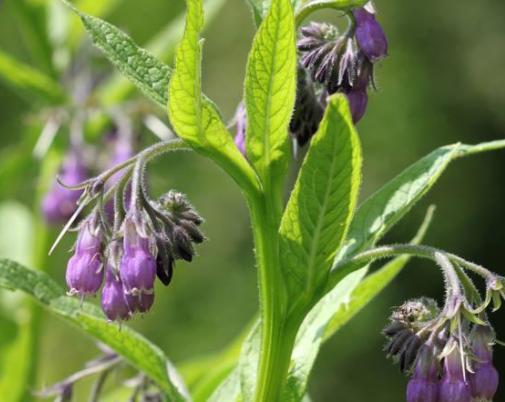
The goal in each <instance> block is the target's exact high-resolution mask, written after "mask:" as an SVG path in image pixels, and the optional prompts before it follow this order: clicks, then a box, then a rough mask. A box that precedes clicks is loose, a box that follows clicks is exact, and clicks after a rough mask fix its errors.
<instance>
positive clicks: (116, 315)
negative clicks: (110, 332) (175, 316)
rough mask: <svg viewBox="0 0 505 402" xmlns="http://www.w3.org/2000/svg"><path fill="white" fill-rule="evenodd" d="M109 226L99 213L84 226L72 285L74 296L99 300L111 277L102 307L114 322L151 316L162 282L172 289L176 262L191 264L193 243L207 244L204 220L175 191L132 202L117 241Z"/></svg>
mask: <svg viewBox="0 0 505 402" xmlns="http://www.w3.org/2000/svg"><path fill="white" fill-rule="evenodd" d="M125 191H127V189H126V190H125ZM144 202H146V203H147V202H149V201H147V200H144ZM106 222H107V220H103V219H100V214H99V212H98V211H97V210H95V212H93V213H92V214H91V215H90V216H89V217H88V218H87V219H85V220H84V221H83V223H82V224H81V225H80V229H79V235H78V239H77V243H76V247H75V253H74V255H73V256H72V257H71V258H70V260H69V263H68V266H67V284H68V287H69V293H70V294H78V295H81V296H86V295H94V294H96V293H97V292H98V291H99V289H100V287H101V286H102V282H103V280H104V278H105V284H104V286H103V289H102V295H101V304H102V310H103V311H104V313H105V315H106V316H107V317H108V318H109V319H110V320H111V321H119V320H127V319H129V318H130V317H131V316H132V315H133V314H135V313H137V312H138V313H145V312H147V311H149V310H150V309H151V307H152V305H153V303H154V284H155V280H156V277H158V278H159V279H160V281H161V282H162V283H163V284H164V285H168V284H169V283H170V280H171V278H172V273H173V268H174V264H175V261H176V260H177V259H184V260H186V261H191V260H192V258H193V256H194V255H195V250H194V246H193V244H195V243H201V242H203V241H204V239H205V236H204V234H203V233H202V232H201V230H200V228H199V226H200V225H201V223H202V222H203V219H202V218H201V217H200V216H199V215H198V213H197V212H196V210H195V209H194V208H193V207H192V206H191V204H190V203H189V202H188V200H187V198H186V197H185V196H184V195H183V194H181V193H179V192H175V191H170V192H168V193H167V194H165V195H163V196H162V197H160V198H159V200H158V201H157V202H152V204H151V203H150V202H149V206H148V205H143V204H142V203H141V204H139V205H136V204H134V203H132V205H130V207H129V209H128V211H127V213H126V216H125V217H124V219H123V221H122V223H121V225H118V226H117V229H115V230H113V231H112V235H111V236H107V235H106V233H107V230H106V229H107V227H106V226H107V223H106Z"/></svg>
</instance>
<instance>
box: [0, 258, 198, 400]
mask: <svg viewBox="0 0 505 402" xmlns="http://www.w3.org/2000/svg"><path fill="white" fill-rule="evenodd" d="M0 287H3V288H7V289H10V290H21V291H23V292H25V293H27V294H28V295H30V296H32V297H34V298H35V299H36V300H37V301H38V302H39V303H41V304H42V305H44V306H45V307H46V308H47V309H49V311H51V312H52V313H54V314H56V315H57V316H59V317H61V318H64V319H66V320H68V321H70V322H71V323H72V324H74V325H75V326H77V327H78V328H79V329H81V330H82V331H84V332H85V333H86V334H88V335H90V336H92V337H93V338H95V339H97V340H99V341H101V342H103V343H104V344H106V345H108V346H109V347H110V348H112V349H113V350H115V351H116V352H117V353H118V354H120V355H121V356H123V357H124V358H125V359H126V360H127V361H128V362H130V363H131V364H132V365H133V366H134V367H136V368H137V369H139V370H141V371H143V372H144V373H145V374H146V375H147V376H149V377H150V378H151V379H152V380H153V381H154V382H155V383H156V384H157V385H158V386H159V387H160V389H161V390H162V391H163V392H164V393H165V394H166V395H167V397H168V398H170V400H172V401H186V400H187V399H188V398H187V397H186V396H185V394H184V390H181V389H179V388H178V386H177V385H176V384H177V382H176V381H172V380H171V378H169V370H173V367H172V366H171V364H170V362H169V361H168V360H167V359H166V357H165V355H164V353H163V352H162V351H161V350H160V349H159V348H158V347H157V346H155V345H153V344H152V343H151V342H149V341H148V340H147V339H145V338H144V337H143V336H142V335H140V334H138V333H137V332H135V331H133V330H132V329H130V328H129V327H128V326H122V327H119V326H117V325H114V324H111V323H108V322H107V321H106V320H105V319H104V318H103V314H102V313H101V312H100V310H99V309H98V308H97V307H96V306H94V305H92V304H90V303H87V302H84V303H81V301H79V300H77V299H75V298H72V297H68V296H66V295H65V291H64V290H63V289H62V288H61V287H60V286H59V285H58V284H56V283H55V282H53V281H52V280H51V278H50V277H49V276H48V275H47V274H45V273H43V272H41V271H34V270H31V269H28V268H26V267H24V266H22V265H20V264H18V263H16V262H13V261H11V260H7V259H0Z"/></svg>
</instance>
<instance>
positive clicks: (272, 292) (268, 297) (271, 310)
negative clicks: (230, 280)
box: [249, 196, 298, 402]
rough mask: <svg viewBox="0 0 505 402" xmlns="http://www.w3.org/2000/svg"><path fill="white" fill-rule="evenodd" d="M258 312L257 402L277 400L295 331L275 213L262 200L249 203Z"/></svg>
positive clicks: (274, 210) (273, 206) (289, 358)
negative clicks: (288, 312) (288, 306)
mask: <svg viewBox="0 0 505 402" xmlns="http://www.w3.org/2000/svg"><path fill="white" fill-rule="evenodd" d="M249 205H250V210H251V220H252V226H253V232H254V241H255V246H256V259H257V265H258V280H259V288H260V311H261V350H260V356H259V369H258V382H257V388H256V395H255V400H256V401H257V402H264V401H272V402H276V401H279V400H280V395H281V391H282V388H283V384H284V381H285V379H286V376H287V372H288V368H289V363H290V361H291V352H292V350H293V346H294V341H295V337H296V333H297V329H298V325H296V324H293V323H292V322H291V321H288V320H287V318H286V303H285V286H284V283H283V280H282V276H281V271H280V266H279V254H278V234H277V228H278V213H277V211H276V206H275V203H273V202H272V200H267V199H266V197H265V196H262V197H259V199H257V200H254V201H252V202H250V204H249Z"/></svg>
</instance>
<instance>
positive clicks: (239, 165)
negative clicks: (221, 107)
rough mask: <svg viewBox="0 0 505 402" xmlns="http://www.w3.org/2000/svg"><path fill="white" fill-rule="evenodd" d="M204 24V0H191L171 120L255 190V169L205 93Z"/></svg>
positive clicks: (177, 66)
mask: <svg viewBox="0 0 505 402" xmlns="http://www.w3.org/2000/svg"><path fill="white" fill-rule="evenodd" d="M203 24H204V16H203V8H202V2H201V0H188V1H187V16H186V28H185V30H184V36H183V39H182V41H181V43H180V45H179V48H178V50H177V54H176V61H175V70H174V73H173V75H172V79H171V80H170V87H169V103H168V113H169V118H170V122H171V123H172V125H173V127H174V128H175V130H176V132H177V134H178V135H179V137H181V138H182V139H184V140H185V141H186V142H187V143H188V144H190V145H191V146H192V147H193V148H194V149H195V150H196V151H198V152H200V153H202V154H204V155H206V156H208V157H210V158H212V159H213V160H214V161H215V162H216V163H217V164H218V165H219V166H221V167H222V168H223V169H224V170H225V171H227V172H228V174H229V175H230V176H231V177H232V178H233V179H234V180H235V181H237V183H239V185H240V186H241V188H242V189H243V190H244V191H248V190H251V191H252V192H254V191H255V190H256V189H257V188H258V182H257V177H256V174H255V172H254V171H253V169H252V168H251V166H250V165H249V163H248V162H247V161H246V160H245V158H244V157H243V156H242V154H241V153H240V151H239V150H238V148H237V147H236V146H235V143H234V141H233V138H232V136H231V134H230V133H229V131H228V130H227V129H226V126H225V125H224V123H223V121H222V120H221V117H220V115H219V113H218V111H217V108H216V106H215V105H214V104H213V103H212V102H211V101H210V100H209V99H208V98H206V97H205V96H204V95H203V94H202V89H201V87H202V85H201V57H202V48H201V47H202V42H201V39H200V32H201V30H202V28H203Z"/></svg>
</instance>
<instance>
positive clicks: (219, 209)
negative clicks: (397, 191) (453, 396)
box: [0, 0, 505, 402]
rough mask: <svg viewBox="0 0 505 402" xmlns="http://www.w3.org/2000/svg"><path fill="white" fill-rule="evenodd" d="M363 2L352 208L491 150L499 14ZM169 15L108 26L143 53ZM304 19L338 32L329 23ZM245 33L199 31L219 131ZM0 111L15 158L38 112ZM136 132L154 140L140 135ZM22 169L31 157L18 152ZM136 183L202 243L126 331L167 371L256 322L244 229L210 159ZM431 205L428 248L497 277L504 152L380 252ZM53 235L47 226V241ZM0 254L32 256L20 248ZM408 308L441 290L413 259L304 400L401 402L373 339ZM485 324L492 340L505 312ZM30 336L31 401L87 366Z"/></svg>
mask: <svg viewBox="0 0 505 402" xmlns="http://www.w3.org/2000/svg"><path fill="white" fill-rule="evenodd" d="M12 3H13V2H12V1H7V2H4V4H1V5H0V7H1V8H0V48H1V49H3V50H6V51H9V52H11V53H13V54H15V55H16V56H17V57H19V58H20V59H22V60H24V61H26V62H28V63H33V64H34V65H36V62H34V61H33V57H31V56H33V55H32V54H31V52H30V51H29V50H28V48H27V47H26V46H24V45H23V41H22V40H20V29H19V21H18V20H16V19H15V18H13V16H12V11H13V10H12ZM376 5H377V7H378V9H379V19H380V21H381V22H382V24H383V25H384V27H385V30H386V32H387V34H388V38H389V43H390V55H389V57H388V58H387V59H386V60H385V61H383V62H382V63H381V65H380V66H379V68H378V69H377V79H378V83H379V91H378V92H377V93H374V94H372V95H371V98H370V103H369V109H368V111H367V114H366V116H365V118H364V119H363V121H362V122H361V123H360V124H359V131H360V134H361V139H362V142H363V148H364V155H365V162H364V180H363V182H364V184H363V188H362V197H365V196H367V195H369V194H370V193H371V192H373V191H374V190H376V189H377V188H379V187H380V186H381V185H382V184H383V183H384V182H385V181H386V180H388V179H390V178H391V177H393V176H394V175H395V174H397V173H398V172H400V171H401V170H402V169H403V168H404V167H406V166H407V165H409V164H410V163H412V162H414V161H415V160H417V159H418V158H420V157H421V156H423V155H424V154H426V153H428V152H430V151H431V150H432V149H433V148H435V147H437V146H440V145H444V144H447V143H454V142H457V141H462V142H468V143H477V142H481V141H486V140H493V139H498V138H504V137H505V113H504V110H505V3H504V2H498V1H489V0H488V1H482V2H475V1H473V2H471V1H457V0H445V1H443V2H441V1H438V0H425V1H408V2H407V1H380V0H378V1H377V2H376ZM182 9H183V2H182V0H171V1H163V0H145V1H143V2H139V1H134V0H124V1H122V2H121V6H119V7H117V8H116V9H114V11H113V12H112V13H111V14H110V15H108V16H107V19H108V20H109V21H111V22H112V23H114V24H116V25H118V26H120V27H121V28H123V29H124V30H126V31H127V32H128V33H129V34H131V35H132V37H133V38H135V40H136V41H137V42H139V43H144V42H145V41H147V40H148V39H149V38H150V37H151V36H152V35H153V34H154V33H155V32H156V31H158V30H159V29H160V28H161V27H162V26H164V25H165V24H166V22H167V21H168V20H170V19H172V18H174V16H175V15H177V14H178V13H179V12H180V11H181V10H182ZM316 17H317V18H319V19H330V20H335V21H336V15H334V14H332V13H321V14H317V16H316ZM253 33H254V26H253V24H252V19H251V16H250V12H249V10H248V8H247V6H246V5H245V3H244V2H243V1H240V0H228V1H227V2H226V4H225V6H224V7H223V9H222V10H221V12H220V14H219V15H218V16H217V17H216V18H215V19H214V20H213V22H212V23H211V24H210V25H209V27H208V29H207V32H206V34H205V37H206V39H207V40H206V42H205V54H204V86H205V91H206V93H207V94H208V95H209V96H210V97H211V98H212V99H214V100H215V101H216V103H217V104H218V105H219V106H220V107H221V109H222V111H223V114H224V115H225V116H226V117H227V118H228V117H231V116H232V114H233V111H234V109H235V107H236V105H237V103H238V102H239V101H240V98H241V95H242V88H243V86H242V81H243V77H244V70H245V62H246V57H247V52H248V48H249V46H250V44H251V39H252V36H253ZM103 65H104V66H107V64H105V63H103ZM106 68H108V67H106ZM0 106H1V107H0V150H1V151H0V157H1V158H2V159H3V158H6V157H7V156H8V155H9V154H11V153H12V152H16V149H17V148H16V147H18V145H17V144H19V143H20V142H21V141H23V139H22V137H23V135H24V133H26V131H27V129H26V126H27V124H28V123H29V122H30V121H31V120H32V119H33V114H34V112H36V111H34V110H33V108H31V107H30V106H29V104H28V103H26V102H24V101H23V100H22V99H20V98H19V97H18V96H17V95H16V94H15V93H14V92H12V91H11V90H10V88H9V87H7V86H4V84H2V83H0ZM30 116H32V118H30ZM142 135H145V136H146V137H147V138H148V139H147V140H146V141H153V137H152V135H151V134H148V133H142ZM149 136H150V137H149ZM25 156H26V158H28V159H29V158H30V156H29V154H28V151H26V155H25ZM26 158H25V159H26ZM23 172H24V173H23ZM37 172H38V166H37V162H36V161H32V162H30V166H29V167H28V168H26V167H25V170H23V171H21V170H20V169H17V168H13V169H12V170H11V172H10V173H9V174H10V175H11V176H12V175H15V176H16V180H15V181H10V184H9V186H8V187H4V188H0V197H1V201H2V202H3V201H7V200H12V201H17V202H19V203H21V204H23V205H25V206H27V207H28V208H31V209H33V204H34V202H35V200H34V195H33V194H34V187H35V186H36V181H35V179H36V176H37V175H38V173H37ZM3 173H5V171H4V172H3ZM150 174H151V184H152V189H153V193H155V194H159V193H161V192H163V191H166V190H168V189H170V188H176V189H178V190H180V191H183V192H186V193H187V194H188V196H189V198H190V199H191V200H192V202H193V203H194V205H195V206H196V207H197V209H199V211H200V212H201V213H202V215H203V216H204V217H205V218H206V220H207V221H206V223H205V225H204V229H205V231H206V233H207V235H208V237H209V239H210V241H208V242H207V243H205V244H204V245H203V246H201V247H199V249H198V252H199V257H198V258H197V259H196V261H195V262H194V263H192V264H190V265H189V264H186V263H178V265H177V267H176V273H175V278H174V279H175V280H174V281H173V282H172V284H171V286H170V287H169V288H167V289H165V288H161V287H160V288H158V289H157V301H156V303H155V306H154V309H153V312H152V313H151V314H148V315H146V316H145V317H144V318H143V319H140V318H139V319H136V320H135V322H133V323H132V324H131V325H133V326H134V327H135V328H137V329H138V330H139V331H140V332H142V333H143V334H145V335H146V336H147V337H148V338H149V339H151V340H152V341H154V342H155V343H157V344H158V345H160V346H161V347H162V348H163V350H164V351H165V352H166V353H167V354H168V356H169V357H170V358H171V359H173V361H175V362H176V363H177V362H181V361H184V360H186V359H188V358H190V357H192V356H195V355H198V354H205V353H211V352H213V351H216V350H219V349H221V348H223V347H224V346H226V345H227V343H228V342H229V341H231V340H232V339H233V338H234V337H235V336H236V335H237V334H238V333H239V332H240V330H241V328H242V327H243V326H244V325H245V324H246V323H247V322H248V321H249V319H250V318H251V317H252V315H253V314H254V312H255V311H256V309H257V287H256V276H255V269H254V263H253V255H252V239H251V233H250V224H249V220H248V217H247V211H246V208H245V205H244V201H243V199H242V197H241V195H240V192H239V191H238V190H237V188H236V187H235V185H234V183H233V182H232V181H231V180H230V179H228V178H227V177H225V175H224V174H223V172H221V171H220V170H219V169H218V168H216V167H215V166H213V165H212V164H211V163H210V162H209V161H207V160H204V159H203V158H201V157H199V156H196V155H192V154H182V155H169V156H168V157H165V158H163V159H162V160H160V161H157V162H156V163H154V164H153V165H152V166H151V168H150ZM431 203H434V204H436V205H437V207H438V208H437V214H436V217H435V221H434V224H433V226H432V229H431V230H430V232H429V235H428V237H427V240H426V242H427V243H429V244H431V245H434V246H437V247H441V248H444V249H447V250H450V251H452V252H455V253H458V254H460V255H462V256H464V257H466V258H468V259H470V260H474V261H477V262H480V263H482V264H483V265H485V266H487V267H489V268H491V269H493V270H495V271H497V272H500V273H502V274H505V266H504V263H503V261H504V257H505V255H504V254H505V153H504V152H501V153H500V152H497V153H493V154H486V155H480V156H476V157H472V158H471V159H466V160H464V161H459V162H457V163H456V164H455V165H454V166H453V167H451V168H450V170H449V171H448V173H446V174H445V176H444V177H443V178H442V180H441V181H440V183H439V184H437V186H436V187H435V189H434V190H433V191H432V192H431V193H430V194H429V195H428V197H426V198H425V199H424V200H423V201H422V202H421V203H420V204H419V205H418V206H417V207H416V208H415V209H414V210H413V211H412V212H411V213H410V214H409V215H408V217H407V218H406V219H405V220H404V221H403V222H402V223H401V224H399V225H398V226H397V227H396V228H395V229H394V230H393V231H392V233H391V234H390V235H388V238H387V240H388V241H405V240H407V239H409V238H410V237H411V236H412V234H413V233H414V232H415V230H416V228H417V226H418V224H419V223H420V221H421V219H422V216H423V214H424V212H425V210H426V208H427V207H428V205H429V204H431ZM0 223H1V222H0ZM10 231H11V227H10V226H7V225H5V224H4V225H2V226H0V234H1V236H2V238H3V239H5V237H6V236H7V238H9V236H10ZM56 235H57V230H56V229H53V230H51V232H50V234H49V238H50V239H53V238H55V236H56ZM3 241H4V243H3V244H5V240H3ZM71 243H72V235H70V236H69V238H67V239H66V240H65V242H64V243H63V244H62V245H61V246H60V247H59V249H58V250H57V252H56V253H55V254H54V255H53V256H51V257H50V258H49V260H48V262H47V264H46V265H47V266H46V269H47V270H48V272H49V273H50V274H51V276H52V277H53V278H55V279H56V280H57V281H58V282H59V283H61V284H62V285H63V284H64V270H65V265H66V259H67V258H68V256H69V254H68V252H67V250H68V249H69V247H70V245H71ZM13 246H16V249H20V250H21V253H23V250H26V251H25V252H26V253H27V254H28V253H31V251H30V245H26V246H24V245H21V247H20V245H18V244H16V245H13ZM8 251H9V252H12V250H8ZM421 295H429V296H432V297H437V298H440V297H441V295H442V280H441V278H440V276H439V274H438V272H437V270H436V269H435V268H434V267H433V266H432V265H430V264H426V263H425V262H422V261H421V262H419V261H414V262H412V263H410V265H409V266H408V268H407V269H406V270H405V271H404V272H403V273H402V274H401V276H400V277H399V279H398V280H397V281H395V282H394V284H393V285H391V286H390V287H389V288H388V289H387V290H386V291H385V292H384V293H383V294H382V295H381V296H380V297H379V298H377V299H376V300H375V301H374V302H373V303H372V304H371V305H369V306H368V307H367V308H366V309H365V310H364V311H363V312H362V313H361V314H360V315H359V316H357V317H356V318H355V319H354V320H353V321H352V323H351V324H349V325H348V326H347V327H345V328H344V329H343V330H342V331H341V332H340V333H338V334H337V335H336V336H335V337H334V338H333V339H332V340H331V341H329V342H328V343H327V344H326V345H325V346H324V348H323V350H322V353H321V356H320V358H319V360H318V363H317V366H316V369H315V370H314V373H313V376H312V380H311V385H310V394H311V396H312V397H313V399H314V401H337V400H338V401H342V402H363V401H375V402H391V401H402V400H403V399H404V396H403V395H404V390H405V385H406V379H405V378H404V377H403V376H402V375H401V374H400V373H399V370H398V368H397V367H395V366H393V365H392V364H391V363H390V362H389V361H387V360H386V358H385V357H384V354H383V353H382V346H383V343H384V340H383V338H382V336H381V335H380V330H381V328H382V327H383V326H384V324H385V322H386V319H387V317H388V315H389V313H390V311H391V308H392V306H396V305H398V304H400V303H402V302H403V301H404V300H406V299H408V298H412V297H416V296H421ZM4 314H5V313H4ZM492 319H493V322H494V323H495V324H496V327H497V330H498V334H499V336H500V335H501V336H502V338H505V320H504V313H503V311H501V312H499V313H496V314H494V316H493V317H492ZM42 331H43V338H42V340H41V342H42V344H41V347H40V353H41V359H40V362H39V364H38V367H37V377H36V378H37V380H36V387H35V388H40V387H41V386H43V385H45V384H49V383H51V382H54V381H57V380H59V379H61V378H62V377H64V376H66V375H68V374H70V373H71V372H73V371H75V370H77V369H79V368H80V367H81V366H82V364H83V363H84V361H85V360H86V359H88V358H90V357H92V356H94V355H96V349H95V348H94V347H93V344H92V342H91V341H90V340H89V339H88V338H86V337H84V336H83V335H82V334H80V333H79V332H78V331H76V330H74V329H73V328H71V327H69V326H68V325H67V324H66V323H64V322H61V321H59V320H58V319H56V318H54V317H52V316H51V315H49V314H44V316H43V320H42ZM0 332H2V329H0ZM496 361H497V366H498V368H499V370H500V371H501V372H502V373H505V351H504V350H503V348H497V350H496ZM86 385H87V384H84V385H82V386H81V387H84V386H86ZM499 392H500V393H499V395H498V396H497V398H496V401H503V400H505V386H502V387H501V389H500V391H499ZM0 400H2V398H1V396H0Z"/></svg>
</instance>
